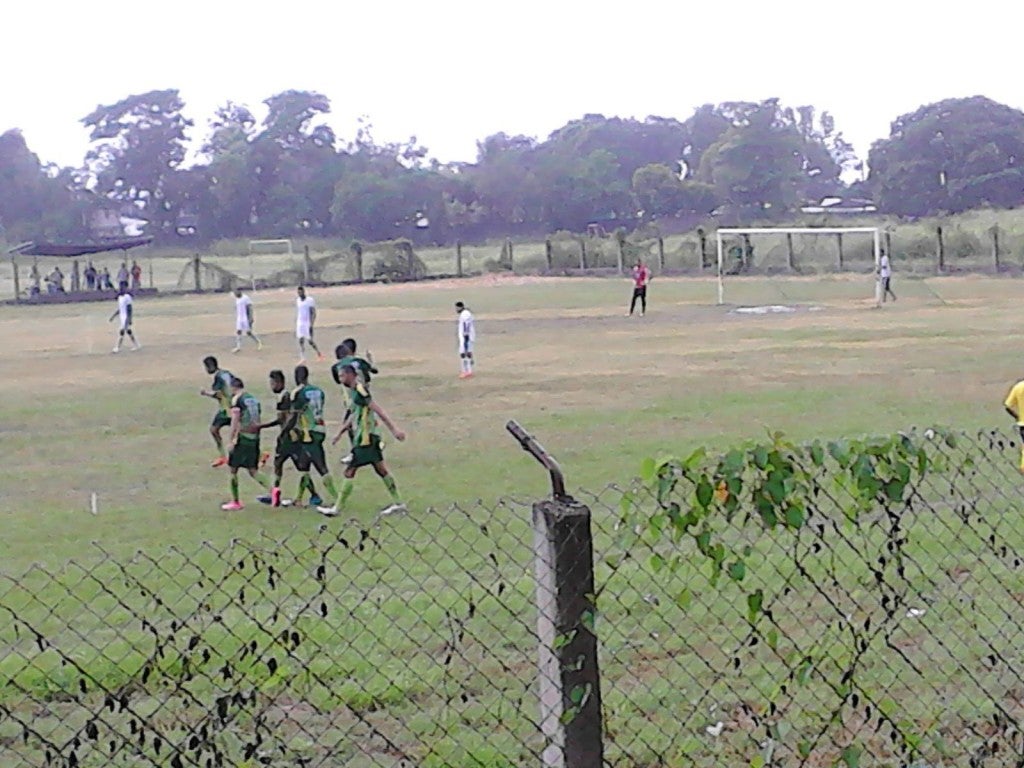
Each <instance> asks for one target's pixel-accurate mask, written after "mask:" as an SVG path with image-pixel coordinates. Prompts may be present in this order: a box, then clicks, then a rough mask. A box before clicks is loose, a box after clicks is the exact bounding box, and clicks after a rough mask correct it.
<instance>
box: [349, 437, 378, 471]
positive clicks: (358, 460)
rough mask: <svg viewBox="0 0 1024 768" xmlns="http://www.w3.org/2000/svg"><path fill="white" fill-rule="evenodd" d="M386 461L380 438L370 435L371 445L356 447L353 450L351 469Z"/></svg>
mask: <svg viewBox="0 0 1024 768" xmlns="http://www.w3.org/2000/svg"><path fill="white" fill-rule="evenodd" d="M382 461H384V449H383V448H382V447H381V444H380V438H379V437H378V436H377V435H370V444H369V445H356V446H353V448H352V463H351V464H349V466H350V467H353V468H356V467H365V466H368V465H370V464H379V463H380V462H382Z"/></svg>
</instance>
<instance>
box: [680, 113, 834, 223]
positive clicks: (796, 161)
mask: <svg viewBox="0 0 1024 768" xmlns="http://www.w3.org/2000/svg"><path fill="white" fill-rule="evenodd" d="M718 110H719V112H720V114H722V115H723V116H725V117H727V118H728V119H729V120H730V121H731V123H732V127H730V128H729V129H728V130H727V131H725V133H723V134H722V135H721V137H720V138H719V139H718V141H716V142H715V143H714V144H713V145H711V146H710V147H708V149H707V150H705V152H704V153H703V155H702V157H701V164H700V168H699V171H698V174H697V177H698V179H699V180H700V181H703V182H706V183H709V184H713V185H714V187H715V191H716V193H717V195H718V196H719V197H720V198H721V199H722V200H724V201H726V202H728V203H730V204H731V205H733V206H734V207H735V208H738V209H748V210H751V211H753V212H754V213H756V214H757V215H771V214H775V215H781V214H784V213H786V212H788V211H790V210H792V209H794V208H795V207H796V206H798V205H799V204H800V203H802V202H804V201H805V200H807V199H815V198H820V197H822V196H824V195H827V194H833V193H834V192H836V191H837V190H838V188H839V186H840V174H841V172H842V170H843V168H844V166H845V165H846V164H848V163H850V162H852V161H853V151H852V148H851V147H850V145H849V144H848V143H847V142H846V141H845V140H844V139H843V138H842V135H841V134H838V133H837V132H836V131H835V124H834V121H833V120H832V118H831V117H830V116H829V115H828V114H827V113H822V114H821V115H820V116H817V115H816V113H815V110H814V108H813V107H800V108H798V109H796V110H793V109H789V108H783V107H781V106H780V105H779V102H778V100H777V99H768V100H766V101H763V102H760V103H758V104H754V103H750V102H731V103H727V104H723V105H720V107H719V108H718Z"/></svg>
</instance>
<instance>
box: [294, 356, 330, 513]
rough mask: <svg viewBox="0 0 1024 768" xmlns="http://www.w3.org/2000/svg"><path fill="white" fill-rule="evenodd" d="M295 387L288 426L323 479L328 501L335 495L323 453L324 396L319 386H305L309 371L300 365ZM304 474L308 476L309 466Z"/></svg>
mask: <svg viewBox="0 0 1024 768" xmlns="http://www.w3.org/2000/svg"><path fill="white" fill-rule="evenodd" d="M295 385H296V386H295V389H293V390H292V395H291V397H292V417H291V419H290V420H289V423H288V426H289V428H290V429H294V430H295V431H296V433H297V435H298V440H299V441H300V443H301V446H302V447H301V450H302V452H303V453H304V454H305V455H306V456H307V457H308V459H309V464H310V465H312V467H313V468H315V469H316V471H317V472H318V473H319V474H320V477H322V478H323V481H324V488H326V489H327V493H328V494H330V496H329V498H333V497H335V496H337V493H338V492H337V489H336V488H335V485H334V478H333V477H332V476H331V470H330V468H329V467H328V466H327V456H326V454H325V453H324V441H325V440H326V439H327V425H326V423H325V421H324V405H325V400H326V395H325V394H324V391H323V390H322V389H320V387H317V386H314V385H312V384H310V383H309V368H307V367H306V366H304V365H297V366H295ZM306 473H307V475H308V473H309V467H307V468H306ZM310 484H311V483H310Z"/></svg>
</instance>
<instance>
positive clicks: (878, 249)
mask: <svg viewBox="0 0 1024 768" xmlns="http://www.w3.org/2000/svg"><path fill="white" fill-rule="evenodd" d="M845 234H861V235H871V236H872V244H873V247H874V254H875V304H876V305H877V306H881V305H882V281H881V278H880V277H879V275H878V267H879V264H880V263H881V259H882V242H881V235H880V230H879V229H878V227H748V228H742V227H741V228H732V229H719V230H718V231H717V232H716V233H715V241H716V243H717V247H718V303H719V304H724V303H725V273H724V265H725V248H724V241H723V238H724V237H728V236H730V235H732V236H736V235H740V236H742V235H845Z"/></svg>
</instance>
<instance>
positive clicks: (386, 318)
mask: <svg viewBox="0 0 1024 768" xmlns="http://www.w3.org/2000/svg"><path fill="white" fill-rule="evenodd" d="M897 287H898V289H900V290H901V299H900V301H899V302H898V303H897V304H895V305H887V306H886V307H885V308H883V309H882V310H875V309H872V308H871V302H870V300H866V299H867V297H869V296H870V288H871V284H870V281H869V280H865V279H864V278H862V277H861V278H853V277H843V278H834V279H825V280H815V281H804V280H788V281H786V280H774V281H767V280H751V281H742V280H735V281H732V282H730V284H729V286H728V291H727V299H729V300H730V301H733V302H736V303H750V304H767V303H770V304H776V303H783V302H782V298H781V295H782V294H785V295H787V296H798V297H799V298H800V299H801V300H802V301H803V302H805V303H807V304H814V305H816V306H817V307H818V309H817V311H800V312H796V313H793V314H778V315H764V316H757V315H742V314H736V313H735V312H732V311H730V307H715V306H713V304H712V303H711V301H712V299H713V297H714V284H713V283H712V282H711V281H709V280H693V279H679V280H671V279H664V280H658V281H656V282H655V284H654V285H653V287H652V289H651V311H650V312H649V313H648V315H647V316H646V317H643V318H640V317H632V318H628V317H625V316H624V309H625V302H626V300H627V299H628V294H629V285H628V283H626V282H623V281H615V280H602V279H572V280H566V279H545V280H538V279H529V278H507V279H495V278H479V279H475V280H467V281H462V282H450V283H430V284H418V285H404V286H364V287H349V288H335V289H329V290H327V289H325V290H318V291H314V294H313V295H314V296H315V297H316V299H317V301H318V305H319V312H320V315H319V320H318V332H317V337H318V339H319V340H320V343H321V344H322V345H323V346H324V348H325V352H328V360H330V358H332V357H333V355H332V354H331V352H330V350H333V347H334V345H335V344H336V343H337V342H338V341H340V340H341V339H342V338H343V337H345V336H349V335H352V336H354V337H355V338H357V339H358V341H359V343H360V345H361V349H362V350H366V349H369V350H371V351H372V353H373V355H374V358H375V360H376V361H377V363H378V365H379V367H380V370H381V373H380V376H379V377H378V378H377V379H375V381H374V393H375V396H376V397H377V399H378V401H379V402H380V403H381V404H382V405H383V406H384V407H385V408H386V409H387V410H388V411H389V412H390V414H391V415H392V416H393V417H394V419H395V420H396V421H397V422H398V424H399V425H401V426H402V427H403V428H404V429H405V430H406V431H407V432H408V433H409V438H408V440H407V442H405V443H404V444H401V445H399V444H397V443H395V442H394V441H390V443H391V444H390V445H389V446H388V451H387V459H388V461H389V463H390V465H391V467H392V470H393V472H394V474H395V476H396V478H397V480H398V482H399V485H400V488H401V489H402V491H403V493H404V495H405V496H406V497H407V499H408V501H409V502H410V508H411V509H412V511H413V514H415V513H416V510H425V509H427V508H429V507H446V506H448V505H449V504H452V503H460V502H461V503H469V502H472V501H475V500H477V499H483V500H485V501H493V500H494V499H496V498H498V497H501V496H502V495H505V494H510V493H515V494H516V495H518V496H537V495H543V494H544V493H545V492H546V483H545V477H544V474H543V473H542V472H541V471H540V470H539V468H537V467H536V466H534V465H533V464H532V462H531V460H529V459H528V457H526V456H525V455H524V454H522V452H521V451H520V450H519V449H518V447H517V446H516V445H515V443H514V442H513V441H512V440H511V439H510V438H509V437H508V435H507V434H506V433H505V430H504V424H505V422H506V421H507V420H508V419H510V418H515V419H518V420H519V421H520V422H521V423H522V424H523V425H524V426H525V427H526V428H527V429H528V430H530V431H532V432H534V433H535V434H536V435H537V436H538V438H539V439H540V440H541V442H542V443H544V445H545V446H546V447H547V448H548V449H549V450H550V451H551V452H552V453H553V454H555V455H556V457H557V458H558V459H559V460H560V461H561V463H562V465H563V467H564V468H565V471H566V474H567V477H568V480H569V483H570V485H571V486H572V487H585V488H589V489H592V490H597V489H600V488H603V487H605V486H606V485H608V484H610V483H625V482H627V481H629V480H630V479H631V478H632V477H634V476H635V474H636V472H637V469H638V466H639V463H640V461H641V460H642V459H643V458H644V457H647V456H651V455H656V454H661V453H664V452H676V453H682V452H686V451H688V450H690V449H692V448H693V447H694V446H696V445H698V444H707V445H711V446H714V447H722V446H724V445H727V444H732V443H738V442H740V441H743V440H745V439H747V438H755V439H756V438H761V437H763V436H764V434H765V430H766V429H772V430H775V429H779V430H782V431H784V432H786V433H787V434H788V435H790V436H792V437H795V438H805V437H811V436H822V437H835V436H840V435H851V434H857V435H859V434H864V433H879V432H891V431H893V430H897V429H902V428H904V427H907V426H910V425H923V424H931V423H935V422H939V423H947V424H951V425H953V426H962V427H978V426H988V425H999V424H1003V423H1005V421H1006V419H1005V416H1004V414H1003V413H1002V408H1001V399H1002V397H1003V395H1004V392H1005V390H1006V388H1007V387H1008V386H1009V385H1010V383H1012V381H1013V380H1015V379H1016V378H1017V377H1019V375H1020V374H1021V372H1022V366H1021V361H1020V359H1019V355H1018V351H1017V348H1016V347H1017V345H1016V339H1017V322H1018V314H1019V311H1020V310H1019V306H1020V296H1021V293H1022V292H1024V286H1022V285H1021V284H1020V283H1018V282H1016V281H1011V280H993V279H985V278H947V279H943V280H935V281H931V283H930V284H929V285H925V284H923V283H920V282H916V283H915V282H910V281H908V282H905V283H903V284H902V285H901V286H897ZM933 290H934V291H938V292H939V293H941V295H942V300H941V301H940V299H938V298H937V297H936V296H935V295H934V294H933V292H932V291H933ZM457 299H462V300H465V301H466V302H467V303H468V304H469V306H470V307H471V308H473V310H474V311H475V313H476V315H477V319H478V320H477V322H478V327H479V341H478V345H477V346H478V352H477V355H478V359H479V363H478V374H477V377H476V378H475V379H474V380H472V381H468V382H463V381H459V380H458V379H457V374H458V360H457V357H456V355H455V313H454V310H453V308H452V303H453V302H454V301H455V300H457ZM254 300H255V306H256V328H257V330H258V331H259V332H260V333H261V334H263V337H264V339H265V348H264V349H263V351H261V352H256V351H255V350H254V349H252V348H251V347H248V346H247V347H245V348H244V351H243V352H242V353H241V354H239V355H232V354H231V353H230V349H231V345H232V333H233V303H232V302H233V299H232V297H231V296H230V295H208V296H183V297H173V298H159V299H152V300H144V301H139V302H137V305H136V330H137V334H138V337H139V339H140V340H141V342H142V344H143V349H142V350H141V351H140V352H137V353H132V352H124V353H122V354H121V355H119V356H113V355H111V354H110V348H111V343H112V341H113V339H114V324H108V323H107V322H106V318H107V317H108V316H109V312H110V311H111V310H112V308H113V307H112V306H109V307H108V306H106V305H102V306H100V305H96V304H88V305H81V306H75V305H64V306H52V307H4V308H2V309H0V340H2V345H0V373H2V375H3V377H4V380H5V381H6V382H7V387H6V392H5V397H4V404H3V413H4V418H3V419H2V423H0V431H2V432H3V444H4V447H5V455H6V464H7V471H6V472H5V473H4V479H3V481H2V482H0V502H2V503H0V509H2V515H3V526H4V531H5V535H4V536H3V538H2V540H0V562H2V564H3V565H2V568H3V569H4V570H5V571H6V572H8V573H12V572H17V571H19V570H21V569H23V568H24V567H25V566H27V565H28V564H29V563H30V562H32V561H43V562H45V563H47V564H50V565H54V564H58V563H60V562H63V561H65V560H67V559H69V558H74V557H77V556H82V555H84V554H86V553H87V552H88V551H89V549H90V542H92V541H95V542H98V543H100V544H101V545H102V546H103V548H104V549H106V550H108V551H112V552H126V551H130V550H134V549H136V548H143V549H147V550H154V549H159V550H162V549H164V548H166V547H168V546H172V545H177V546H184V547H190V546H194V545H196V544H197V543H199V542H200V541H203V540H210V541H213V542H223V541H226V540H228V539H229V538H230V537H249V536H253V535H255V534H256V533H257V532H259V531H267V532H268V533H270V534H272V535H275V536H276V535H282V534H284V533H286V532H288V531H290V530H291V529H292V528H293V527H299V528H308V529H309V530H310V531H312V530H314V529H315V527H316V526H319V525H320V524H322V523H323V522H324V521H323V520H322V519H321V518H320V517H319V516H318V515H316V514H315V513H314V512H311V511H306V510H301V511H300V510H279V511H272V510H270V509H268V508H266V507H264V506H262V505H260V504H257V503H255V501H253V498H254V497H255V495H257V492H258V490H259V489H258V487H257V486H256V485H255V483H252V482H251V481H250V480H249V479H248V478H246V477H243V478H242V487H243V493H244V499H245V500H246V501H247V502H248V504H247V508H246V510H244V511H243V512H241V513H235V514H226V513H223V512H221V511H220V509H219V505H220V503H221V502H222V501H224V500H225V499H226V498H227V493H228V487H227V486H228V483H227V480H228V475H227V472H226V471H225V470H215V469H212V468H210V466H209V463H210V460H211V459H212V458H213V457H214V456H215V453H214V448H213V444H212V441H211V440H210V438H209V435H208V434H207V431H206V430H207V425H208V424H209V421H210V418H211V416H212V413H213V410H214V409H213V404H212V402H211V401H210V400H209V399H206V398H202V397H200V396H199V394H198V392H199V389H200V388H201V387H204V386H207V385H208V383H209V382H208V378H209V377H208V376H207V375H206V373H205V371H204V370H203V368H202V364H201V360H202V358H203V357H204V356H205V355H208V354H213V355H217V356H218V357H219V358H220V360H221V361H222V364H223V365H224V366H225V367H227V368H229V369H230V370H232V371H233V372H235V373H236V374H238V375H240V376H241V377H242V378H243V379H244V380H245V382H246V384H247V388H248V389H249V391H251V392H253V393H255V394H257V395H258V396H259V397H260V398H261V400H262V403H263V407H264V413H268V412H270V410H271V409H272V407H273V398H272V396H271V394H270V392H269V389H268V387H267V381H266V379H267V372H268V371H269V370H270V369H271V368H283V369H284V370H285V371H286V373H288V375H289V379H290V376H291V368H292V366H293V365H294V364H295V362H296V357H297V355H296V350H295V344H294V339H293V336H292V328H293V325H294V320H293V312H294V293H293V292H291V291H285V290H281V291H273V292H265V293H259V294H256V295H255V296H254ZM943 302H944V303H943ZM311 366H312V369H313V372H312V380H313V382H314V383H318V384H320V385H321V386H323V387H324V389H325V390H326V391H327V392H328V404H327V405H328V418H329V420H334V421H335V422H336V421H337V420H338V419H340V418H341V416H342V415H343V414H342V411H341V407H340V403H341V395H340V393H339V392H338V390H337V387H336V386H335V385H334V383H333V381H331V379H330V374H329V361H328V362H324V363H312V364H311ZM264 446H265V447H267V448H272V439H271V438H270V437H269V436H268V437H265V439H264ZM329 458H330V460H331V462H332V464H333V465H334V466H335V467H338V466H339V465H338V464H337V461H338V459H339V458H340V452H339V451H334V452H333V455H332V456H329ZM293 481H294V475H290V476H286V479H285V489H286V491H287V492H289V493H290V492H291V491H292V489H293V485H294V482H293ZM92 493H96V494H97V497H98V514H96V515H95V516H94V515H93V514H91V512H90V497H91V494H92ZM386 500H387V496H386V494H385V491H384V489H383V487H382V485H381V484H380V482H379V481H378V480H377V479H376V478H375V477H374V476H373V475H372V473H371V472H370V471H369V470H366V471H364V472H362V473H360V475H359V477H358V479H357V482H356V490H355V493H354V494H353V496H352V499H351V507H350V514H352V515H354V516H357V517H360V516H365V517H366V519H371V518H372V517H373V516H374V515H375V513H376V510H377V509H379V508H380V507H381V506H382V505H383V504H384V503H385V502H386Z"/></svg>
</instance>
